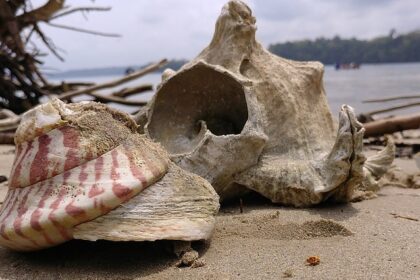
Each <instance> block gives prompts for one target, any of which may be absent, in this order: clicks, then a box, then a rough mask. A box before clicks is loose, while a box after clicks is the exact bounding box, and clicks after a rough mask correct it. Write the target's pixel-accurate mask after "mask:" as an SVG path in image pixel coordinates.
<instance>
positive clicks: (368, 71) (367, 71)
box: [50, 63, 420, 116]
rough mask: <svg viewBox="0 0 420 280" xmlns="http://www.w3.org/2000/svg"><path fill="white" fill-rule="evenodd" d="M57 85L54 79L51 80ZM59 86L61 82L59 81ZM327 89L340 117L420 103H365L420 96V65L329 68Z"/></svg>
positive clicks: (156, 77)
mask: <svg viewBox="0 0 420 280" xmlns="http://www.w3.org/2000/svg"><path fill="white" fill-rule="evenodd" d="M119 77H121V76H96V77H92V76H90V77H71V78H68V79H65V80H66V81H68V82H69V81H91V82H95V83H101V82H105V81H110V80H112V79H117V78H119ZM50 80H51V81H54V78H50ZM55 82H59V80H55ZM159 82H160V74H158V73H152V74H149V75H146V76H144V77H142V78H140V79H137V80H135V81H132V82H129V83H126V84H124V85H121V86H119V87H116V88H114V89H113V90H115V89H121V88H124V87H132V86H136V85H140V84H144V83H151V84H154V85H155V86H156V85H157V84H158V83H159ZM324 88H325V91H326V94H327V98H328V102H329V105H330V109H331V111H332V112H333V114H334V115H336V116H337V115H338V112H339V109H340V106H341V105H342V104H348V105H350V106H352V107H353V108H354V109H355V111H356V113H357V114H359V113H366V112H370V111H373V110H378V109H383V108H388V107H393V106H397V105H402V104H407V103H410V102H414V101H417V102H420V99H406V100H402V101H390V102H381V103H363V100H366V99H374V98H386V97H392V96H397V95H414V94H417V95H419V94H420V63H393V64H364V65H362V66H361V68H360V69H357V70H338V71H337V70H335V69H334V67H333V66H325V74H324ZM111 91H112V90H104V91H102V93H104V94H109V93H110V92H111ZM153 94H154V93H153V92H147V93H143V94H140V95H137V96H132V97H130V98H129V99H131V100H145V101H146V100H149V99H150V98H151V97H152V96H153ZM77 100H89V97H86V96H84V97H79V98H77ZM111 105H113V106H115V107H117V108H119V109H122V110H124V111H127V112H133V111H135V110H136V108H133V107H130V106H123V105H115V104H111ZM415 112H420V106H418V107H411V108H407V109H402V110H398V111H393V112H390V113H384V114H382V115H378V116H385V115H395V114H409V113H415Z"/></svg>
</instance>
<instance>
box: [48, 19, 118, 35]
mask: <svg viewBox="0 0 420 280" xmlns="http://www.w3.org/2000/svg"><path fill="white" fill-rule="evenodd" d="M46 24H48V25H50V26H53V27H57V28H63V29H68V30H72V31H76V32H82V33H87V34H92V35H98V36H104V37H121V35H120V34H115V33H105V32H100V31H94V30H88V29H83V28H78V27H73V26H67V25H62V24H57V23H51V22H47V23H46Z"/></svg>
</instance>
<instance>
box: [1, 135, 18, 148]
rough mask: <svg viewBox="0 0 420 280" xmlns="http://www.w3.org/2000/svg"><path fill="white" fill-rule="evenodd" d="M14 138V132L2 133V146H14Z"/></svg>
mask: <svg viewBox="0 0 420 280" xmlns="http://www.w3.org/2000/svg"><path fill="white" fill-rule="evenodd" d="M14 136H15V134H14V133H13V132H0V145H4V144H9V145H14V144H15V142H14Z"/></svg>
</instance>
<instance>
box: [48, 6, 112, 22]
mask: <svg viewBox="0 0 420 280" xmlns="http://www.w3.org/2000/svg"><path fill="white" fill-rule="evenodd" d="M110 10H111V7H78V8H74V9H70V10H67V11H64V12H62V13H60V14H57V15H55V16H52V17H50V20H53V19H56V18H59V17H62V16H65V15H68V14H72V13H76V12H90V11H110Z"/></svg>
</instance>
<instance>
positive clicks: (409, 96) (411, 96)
mask: <svg viewBox="0 0 420 280" xmlns="http://www.w3.org/2000/svg"><path fill="white" fill-rule="evenodd" d="M416 98H420V94H415V95H400V96H392V97H388V98H379V99H367V100H363V101H362V102H363V103H375V102H388V101H395V100H401V99H416Z"/></svg>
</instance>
